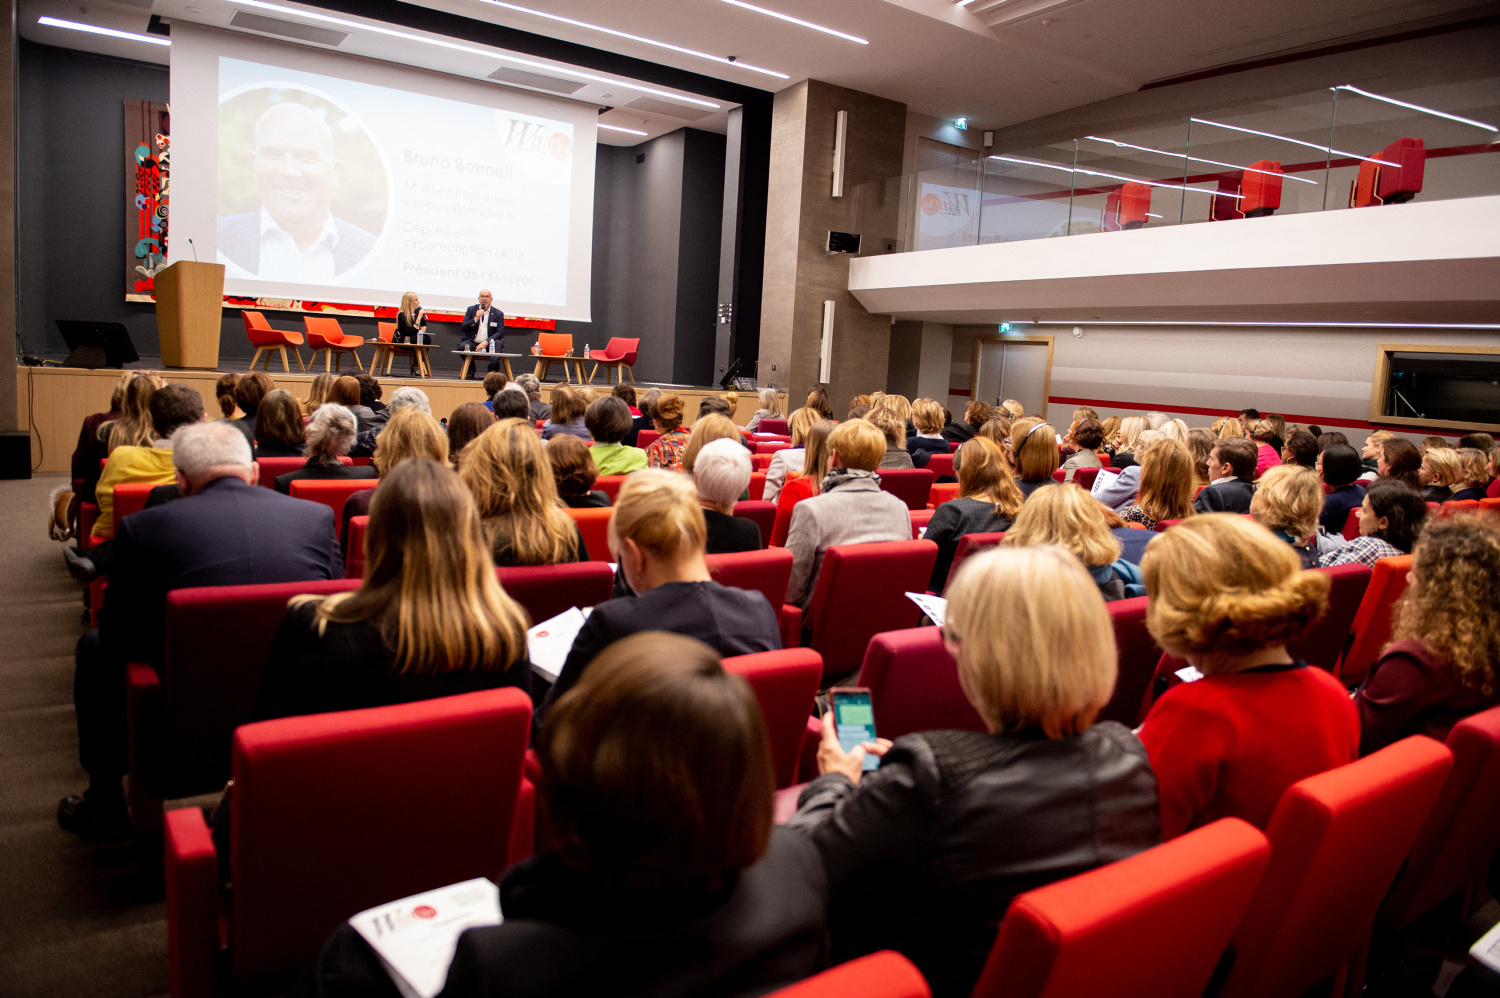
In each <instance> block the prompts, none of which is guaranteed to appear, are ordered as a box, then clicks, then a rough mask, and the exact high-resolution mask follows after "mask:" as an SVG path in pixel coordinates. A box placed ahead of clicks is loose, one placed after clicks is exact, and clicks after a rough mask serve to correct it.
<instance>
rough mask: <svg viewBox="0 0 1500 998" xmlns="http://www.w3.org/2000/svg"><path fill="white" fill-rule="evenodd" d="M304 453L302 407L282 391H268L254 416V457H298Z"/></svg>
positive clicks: (284, 390) (305, 424) (304, 427)
mask: <svg viewBox="0 0 1500 998" xmlns="http://www.w3.org/2000/svg"><path fill="white" fill-rule="evenodd" d="M306 451H307V423H305V422H304V421H303V419H302V407H301V406H300V405H298V404H297V400H296V399H294V398H293V397H292V393H291V392H289V391H287V390H286V389H284V388H277V389H276V390H275V391H272V392H268V393H267V394H266V397H265V398H263V399H261V400H260V409H259V410H258V411H257V412H256V414H255V456H256V457H301V456H302V455H303V454H304V453H306Z"/></svg>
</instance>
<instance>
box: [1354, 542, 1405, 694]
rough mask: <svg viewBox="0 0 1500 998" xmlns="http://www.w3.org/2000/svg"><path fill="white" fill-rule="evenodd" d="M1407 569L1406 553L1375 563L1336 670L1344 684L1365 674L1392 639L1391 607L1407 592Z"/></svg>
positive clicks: (1356, 681) (1355, 681) (1357, 679)
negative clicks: (1348, 639) (1346, 646)
mask: <svg viewBox="0 0 1500 998" xmlns="http://www.w3.org/2000/svg"><path fill="white" fill-rule="evenodd" d="M1409 571H1411V555H1409V554H1404V555H1400V556H1399V557H1394V558H1381V559H1380V560H1379V561H1377V562H1375V567H1374V568H1373V569H1372V570H1371V572H1370V583H1369V585H1368V586H1367V587H1366V588H1365V595H1364V599H1362V600H1360V604H1359V610H1358V611H1356V613H1355V615H1354V623H1353V625H1352V626H1351V628H1350V630H1351V631H1353V634H1354V636H1353V639H1352V640H1351V641H1350V643H1349V647H1348V648H1347V649H1346V650H1345V651H1344V657H1343V660H1342V661H1341V662H1340V663H1339V668H1338V671H1337V672H1336V673H1335V675H1337V676H1338V677H1339V679H1340V680H1341V681H1342V682H1343V684H1344V685H1345V686H1353V685H1354V684H1355V683H1358V682H1359V681H1360V680H1362V679H1364V678H1365V673H1367V672H1369V671H1370V666H1372V665H1374V664H1375V660H1376V659H1377V658H1379V657H1380V650H1381V649H1382V648H1384V647H1385V645H1386V642H1388V641H1389V640H1390V639H1391V607H1392V606H1393V605H1394V604H1395V602H1396V600H1397V599H1399V598H1400V596H1401V594H1402V593H1404V592H1405V591H1406V573H1407V572H1409Z"/></svg>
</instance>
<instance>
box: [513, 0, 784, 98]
mask: <svg viewBox="0 0 1500 998" xmlns="http://www.w3.org/2000/svg"><path fill="white" fill-rule="evenodd" d="M483 2H484V3H487V4H489V5H490V6H492V7H503V8H505V9H506V10H514V11H518V12H519V13H522V14H530V15H532V16H533V17H545V18H547V20H549V21H557V22H559V23H561V24H571V25H573V26H574V27H575V28H585V29H587V30H589V31H602V32H604V33H605V34H607V35H614V36H615V37H616V38H625V39H628V40H630V41H632V42H640V43H641V44H643V45H655V46H656V47H657V48H663V49H669V50H671V51H673V52H681V53H682V54H683V55H691V56H696V57H697V58H699V59H708V60H710V61H711V62H717V63H719V64H720V65H724V66H734V67H736V68H738V69H748V70H749V71H750V72H752V73H764V74H765V75H766V76H775V77H777V78H778V79H782V80H789V79H791V77H790V76H788V75H787V74H785V73H778V72H776V70H774V69H762V68H761V67H760V66H754V65H751V64H750V63H748V62H740V61H738V60H733V61H731V60H730V59H728V58H726V57H725V56H722V55H712V54H710V53H708V52H699V51H698V50H697V49H689V48H683V47H682V46H681V45H672V44H670V43H668V42H659V41H657V40H656V39H654V38H643V37H641V36H640V35H632V34H630V33H629V32H626V31H616V30H615V29H614V28H606V27H605V26H604V25H602V24H591V23H590V22H588V21H576V20H574V19H573V18H571V17H563V16H562V15H561V14H550V13H548V12H547V11H545V10H533V9H532V8H530V7H522V6H521V5H520V4H514V3H506V2H505V0H483Z"/></svg>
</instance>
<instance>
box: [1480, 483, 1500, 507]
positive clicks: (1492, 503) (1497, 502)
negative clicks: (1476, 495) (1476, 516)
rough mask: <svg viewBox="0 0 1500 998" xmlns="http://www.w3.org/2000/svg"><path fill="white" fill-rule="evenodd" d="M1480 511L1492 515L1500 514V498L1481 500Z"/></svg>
mask: <svg viewBox="0 0 1500 998" xmlns="http://www.w3.org/2000/svg"><path fill="white" fill-rule="evenodd" d="M1497 480H1500V479H1497ZM1479 512H1481V513H1486V514H1489V515H1490V516H1500V498H1497V499H1481V500H1479Z"/></svg>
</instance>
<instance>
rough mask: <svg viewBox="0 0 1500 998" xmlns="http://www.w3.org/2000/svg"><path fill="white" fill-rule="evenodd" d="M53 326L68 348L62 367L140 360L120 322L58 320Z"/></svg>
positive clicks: (94, 365)
mask: <svg viewBox="0 0 1500 998" xmlns="http://www.w3.org/2000/svg"><path fill="white" fill-rule="evenodd" d="M57 328H58V331H60V332H61V333H62V337H63V341H64V342H65V343H67V344H68V349H69V350H71V351H72V353H70V354H68V358H67V360H64V361H63V366H64V367H88V368H98V367H124V366H125V365H126V364H129V363H132V362H133V361H137V360H139V359H140V355H139V354H137V353H136V352H135V344H133V343H131V342H130V333H129V332H127V331H126V329H125V324H124V323H123V322H80V321H77V320H75V319H58V320H57Z"/></svg>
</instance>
